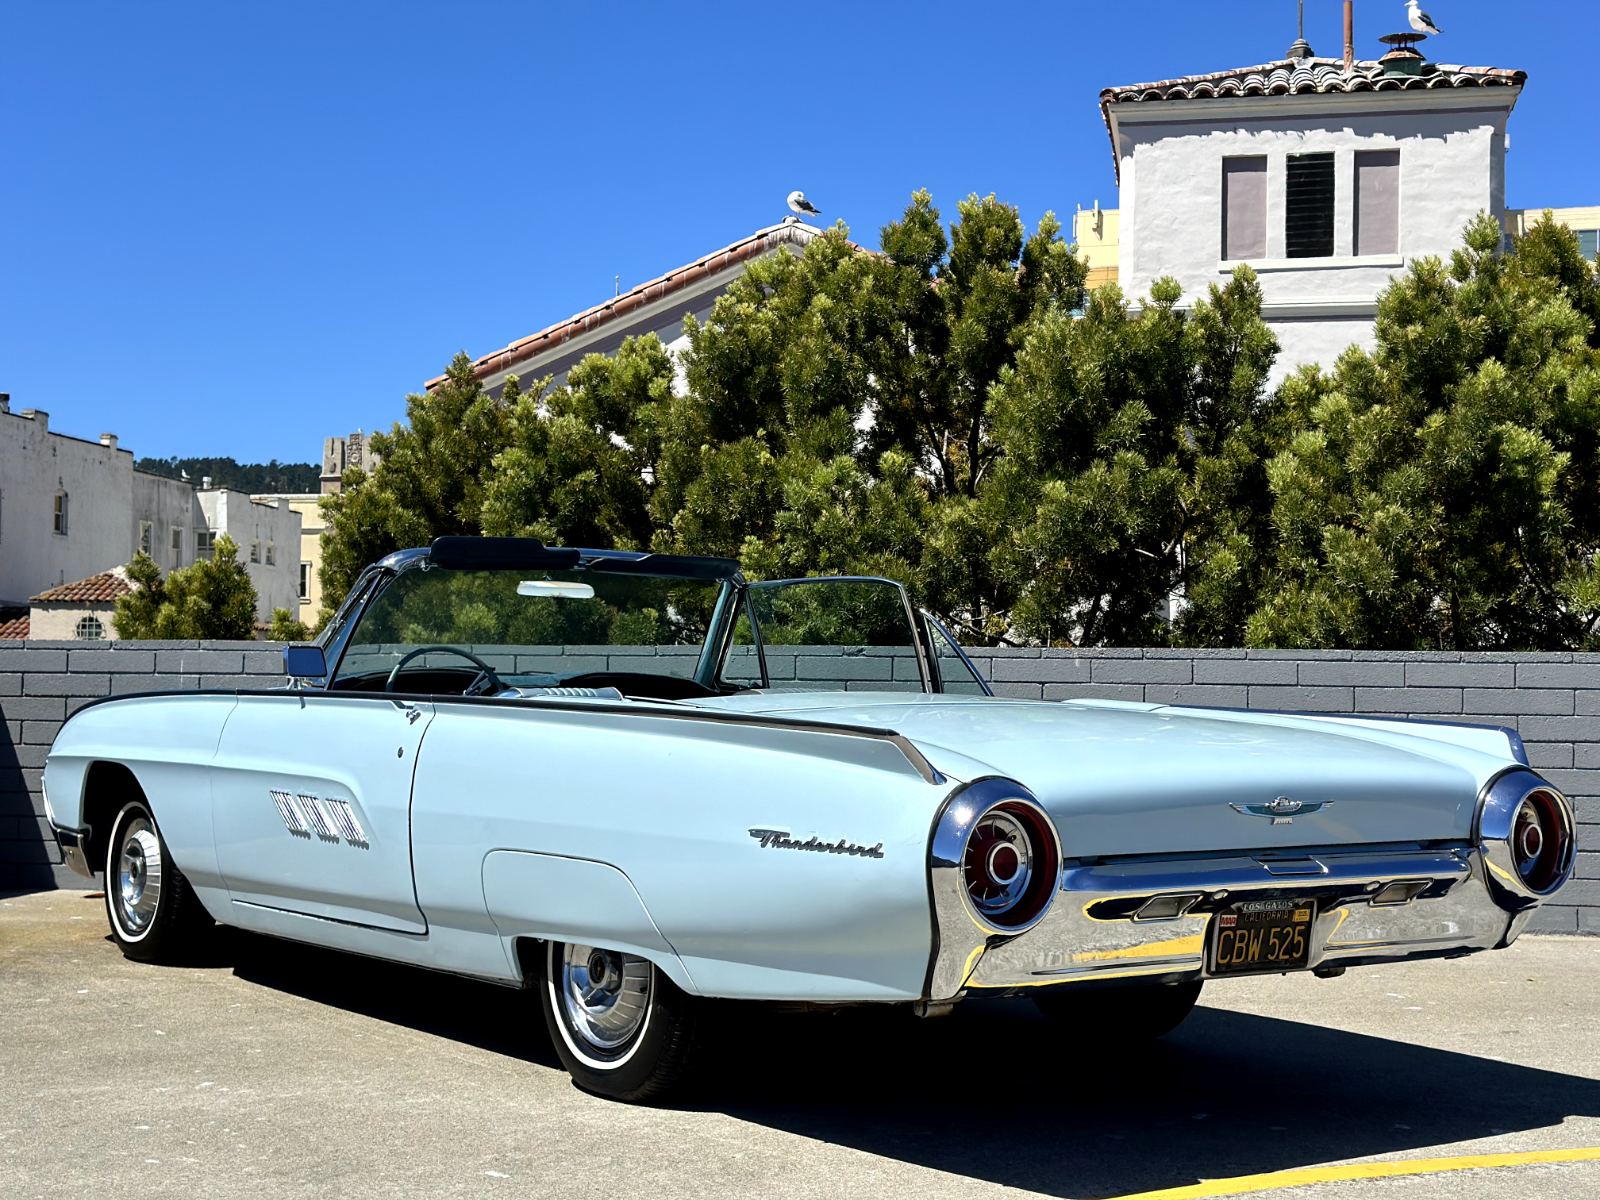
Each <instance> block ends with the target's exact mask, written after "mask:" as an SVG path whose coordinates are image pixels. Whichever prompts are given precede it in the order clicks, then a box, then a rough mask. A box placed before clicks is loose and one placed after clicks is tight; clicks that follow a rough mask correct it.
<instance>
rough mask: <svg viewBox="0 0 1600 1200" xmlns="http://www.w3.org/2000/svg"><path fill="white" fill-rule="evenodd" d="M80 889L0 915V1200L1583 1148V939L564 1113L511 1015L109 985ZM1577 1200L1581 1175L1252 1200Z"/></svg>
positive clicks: (214, 963)
mask: <svg viewBox="0 0 1600 1200" xmlns="http://www.w3.org/2000/svg"><path fill="white" fill-rule="evenodd" d="M101 905H102V902H101V901H100V900H98V899H89V898H86V897H85V894H84V893H83V892H81V891H60V892H46V893H37V894H32V895H20V896H10V897H4V898H0V1012H3V1013H4V1017H3V1020H4V1030H5V1034H4V1040H3V1042H0V1196H4V1197H8V1198H10V1197H31V1196H39V1197H66V1196H73V1197H79V1196H83V1195H96V1194H97V1195H111V1196H118V1197H140V1196H157V1195H159V1196H166V1197H170V1196H189V1195H194V1196H198V1195H202V1194H204V1195H205V1196H207V1197H219V1198H223V1197H235V1196H239V1197H309V1196H327V1195H342V1196H397V1197H411V1196H416V1197H441V1196H474V1197H476V1196H507V1197H511V1196H518V1197H521V1196H535V1197H542V1196H560V1197H590V1196H593V1197H601V1196H604V1197H607V1198H615V1197H617V1196H630V1197H631V1196H652V1197H655V1196H661V1197H699V1196H717V1197H746V1196H762V1197H765V1196H771V1197H829V1198H833V1197H839V1196H851V1195H860V1196H872V1197H899V1196H905V1197H917V1198H918V1200H926V1198H933V1197H946V1196H948V1197H957V1196H959V1197H963V1198H972V1200H977V1198H987V1197H1000V1196H1018V1195H1033V1194H1039V1195H1047V1196H1058V1197H1103V1196H1117V1195H1126V1194H1129V1193H1138V1192H1143V1191H1148V1190H1153V1189H1162V1188H1172V1187H1178V1186H1182V1185H1187V1184H1194V1183H1195V1182H1196V1181H1198V1180H1205V1179H1216V1178H1221V1177H1233V1176H1242V1175H1248V1174H1255V1173H1260V1172H1269V1171H1282V1170H1290V1169H1294V1168H1300V1167H1306V1166H1310V1165H1313V1164H1323V1163H1333V1162H1347V1161H1359V1160H1373V1161H1387V1160H1394V1159H1424V1158H1442V1157H1446V1156H1451V1155H1465V1154H1490V1153H1500V1152H1510V1151H1529V1150H1551V1149H1564V1148H1575V1147H1589V1146H1600V1021H1596V1019H1595V1013H1596V1007H1597V1003H1600V941H1591V940H1588V939H1580V938H1524V939H1522V941H1520V942H1519V943H1518V944H1517V945H1516V946H1515V947H1513V948H1512V949H1511V950H1509V951H1503V952H1500V953H1492V954H1485V955H1479V956H1476V957H1474V958H1470V959H1463V960H1458V961H1453V962H1435V963H1419V964H1415V965H1412V966H1403V967H1388V968H1379V969H1363V970H1352V971H1351V972H1350V973H1349V974H1347V975H1346V976H1344V977H1343V978H1342V979H1336V980H1317V979H1314V978H1311V977H1309V976H1295V977H1288V978H1280V977H1271V978H1259V979H1251V980H1234V981H1228V982H1226V983H1222V984H1212V985H1208V987H1207V990H1206V992H1205V994H1204V996H1203V997H1202V1000H1201V1004H1202V1007H1201V1008H1199V1009H1197V1010H1196V1011H1195V1013H1194V1014H1193V1015H1192V1016H1191V1017H1190V1019H1189V1020H1188V1021H1187V1022H1185V1024H1184V1025H1183V1026H1182V1027H1181V1028H1180V1029H1179V1030H1178V1031H1177V1032H1176V1033H1175V1034H1173V1035H1172V1036H1170V1037H1168V1038H1167V1039H1165V1040H1163V1041H1161V1042H1159V1043H1156V1044H1154V1045H1153V1046H1149V1047H1144V1048H1139V1049H1136V1050H1130V1051H1124V1052H1115V1051H1114V1050H1113V1051H1108V1049H1107V1048H1106V1047H1105V1046H1104V1045H1102V1044H1101V1043H1100V1041H1099V1040H1098V1039H1097V1038H1096V1036H1095V1033H1094V1031H1092V1030H1086V1031H1084V1032H1083V1034H1082V1035H1081V1036H1079V1037H1074V1038H1069V1039H1065V1040H1061V1039H1057V1038H1054V1037H1053V1036H1052V1035H1051V1032H1050V1031H1049V1030H1048V1028H1047V1027H1046V1026H1044V1024H1043V1023H1042V1022H1041V1021H1040V1020H1039V1019H1038V1018H1037V1016H1036V1015H1035V1012H1034V1010H1033V1008H1032V1006H1031V1005H1030V1004H1027V1003H1026V1002H1022V1003H1015V1002H989V1003H986V1004H984V1005H977V1004H968V1005H963V1006H961V1007H960V1008H958V1009H957V1011H956V1013H955V1014H954V1015H952V1016H950V1017H947V1018H942V1019H937V1020H928V1021H919V1020H916V1019H915V1018H912V1017H910V1016H908V1015H904V1014H900V1013H887V1012H878V1011H871V1010H852V1011H848V1012H845V1013H841V1014H837V1015H833V1016H816V1015H811V1016H760V1017H757V1018H752V1019H749V1020H746V1021H743V1022H742V1023H741V1024H740V1026H739V1028H738V1031H737V1035H736V1036H732V1035H730V1037H729V1038H728V1039H726V1041H725V1042H724V1047H723V1054H722V1060H721V1062H720V1063H719V1065H718V1067H717V1069H716V1070H715V1071H714V1072H713V1073H712V1074H711V1076H710V1077H709V1078H708V1079H707V1080H706V1081H705V1082H704V1083H703V1084H702V1085H701V1087H700V1088H699V1089H698V1091H697V1092H696V1093H695V1094H692V1095H690V1096H688V1097H685V1098H684V1099H683V1100H682V1101H681V1102H679V1103H677V1104H675V1105H673V1106H670V1107H665V1108H634V1107H629V1106H625V1105H619V1104H613V1103H610V1102H607V1101H603V1100H597V1099H594V1098H593V1097H590V1096H587V1095H585V1094H584V1093H582V1092H580V1091H578V1090H577V1089H575V1088H574V1087H573V1086H572V1085H571V1083H570V1081H569V1080H568V1078H567V1076H566V1075H565V1074H564V1073H563V1072H561V1071H560V1069H559V1068H558V1066H557V1065H556V1060H555V1056H554V1054H553V1053H552V1051H551V1049H550V1046H549V1042H548V1040H547V1039H546V1037H545V1034H544V1030H543V1025H542V1023H541V1021H540V1019H539V1014H538V1010H537V1007H536V1006H535V1005H534V1004H533V1003H532V1002H531V999H530V997H529V996H528V995H526V994H523V993H518V992H515V991H510V990H507V989H503V988H498V987H494V986H491V985H487V984H480V983H475V982H472V981H467V980H459V979H453V978H449V977H444V976H436V975H432V974H429V973H427V972H423V971H416V970H411V969H407V968H401V967H395V966H391V965H388V964H384V963H378V962H372V961H368V960H364V959H359V958H354V957H351V956H347V955H339V954H334V953H331V952H325V951H320V950H315V949H311V948H307V947H300V946H294V945H291V944H288V943H281V942H275V941H273V940H271V939H267V938H261V937H256V936H253V935H247V934H242V933H237V932H233V931H230V932H228V933H227V935H226V936H224V937H223V938H222V939H220V941H219V945H218V947H217V950H216V952H215V954H214V956H213V958H212V959H211V960H209V961H208V962H206V963H204V964H202V965H198V966H193V967H182V968H162V967H150V966H143V965H140V964H136V963H131V962H128V961H127V960H125V959H124V958H123V957H122V956H121V954H120V953H119V952H118V951H117V950H116V948H115V946H114V945H112V944H111V943H110V942H109V941H108V940H107V938H106V926H105V916H104V911H103V909H102V906H101ZM1273 1194H1276V1195H1282V1196H1285V1197H1293V1198H1295V1200H1311V1198H1316V1200H1346V1198H1352V1197H1364V1196H1369V1195H1371V1196H1380V1195H1381V1196H1384V1197H1392V1198H1394V1200H1408V1198H1410V1197H1417V1198H1419V1200H1420V1198H1421V1197H1436V1196H1461V1197H1469V1196H1470V1197H1507V1198H1510V1197H1518V1198H1519V1200H1520V1198H1522V1197H1526V1196H1528V1195H1539V1196H1541V1197H1551V1198H1565V1197H1573V1198H1577V1197H1591V1196H1594V1195H1597V1194H1600V1164H1596V1163H1584V1164H1566V1165H1559V1166H1533V1167H1516V1168H1499V1169H1495V1170H1489V1171H1470V1172H1457V1173H1451V1174H1435V1175H1427V1176H1423V1177H1412V1178H1400V1179H1388V1180H1382V1181H1365V1182H1345V1183H1320V1184H1314V1185H1311V1186H1306V1187H1298V1188H1294V1189H1292V1190H1289V1191H1283V1192H1277V1193H1273Z"/></svg>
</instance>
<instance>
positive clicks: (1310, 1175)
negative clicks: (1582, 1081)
mask: <svg viewBox="0 0 1600 1200" xmlns="http://www.w3.org/2000/svg"><path fill="white" fill-rule="evenodd" d="M1568 1162H1600V1146H1589V1147H1586V1148H1584V1149H1580V1150H1531V1151H1528V1152H1527V1153H1525V1154H1467V1155H1462V1156H1461V1157H1458V1158H1406V1159H1400V1160H1397V1161H1394V1162H1375V1163H1349V1164H1347V1165H1346V1166H1342V1167H1304V1168H1301V1169H1300V1170H1296V1171H1270V1172H1268V1173H1267V1174H1265V1175H1239V1176H1236V1177H1235V1178H1233V1179H1208V1180H1206V1182H1204V1183H1195V1184H1190V1185H1188V1186H1187V1187H1175V1188H1165V1189H1163V1190H1162V1191H1159V1192H1137V1193H1133V1194H1130V1195H1123V1196H1120V1197H1118V1200H1202V1198H1203V1197H1207V1196H1238V1195H1242V1194H1244V1193H1246V1192H1271V1191H1276V1190H1277V1189H1279V1188H1292V1187H1304V1186H1305V1185H1306V1184H1308V1183H1339V1182H1342V1181H1344V1180H1347V1179H1388V1178H1391V1177H1393V1176H1396V1175H1433V1174H1436V1173H1438V1172H1441V1171H1478V1170H1483V1169H1484V1168H1486V1167H1528V1166H1537V1165H1540V1164H1543V1163H1568Z"/></svg>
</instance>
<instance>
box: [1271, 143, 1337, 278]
mask: <svg viewBox="0 0 1600 1200" xmlns="http://www.w3.org/2000/svg"><path fill="white" fill-rule="evenodd" d="M1288 167H1289V175H1288V186H1287V190H1286V192H1285V195H1284V201H1285V204H1284V210H1285V212H1284V229H1283V232H1284V242H1285V249H1286V251H1287V253H1288V256H1289V257H1290V258H1332V257H1333V155H1331V154H1291V155H1290V156H1289V162H1288Z"/></svg>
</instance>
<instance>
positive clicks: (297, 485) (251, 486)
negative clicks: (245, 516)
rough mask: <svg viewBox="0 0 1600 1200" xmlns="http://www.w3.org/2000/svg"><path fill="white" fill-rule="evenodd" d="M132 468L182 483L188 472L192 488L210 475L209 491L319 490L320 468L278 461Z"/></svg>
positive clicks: (166, 461)
mask: <svg viewBox="0 0 1600 1200" xmlns="http://www.w3.org/2000/svg"><path fill="white" fill-rule="evenodd" d="M133 466H134V470H136V471H145V472H147V473H148V474H151V475H165V476H166V477H167V478H169V479H182V478H183V472H185V471H187V472H188V473H189V481H190V482H191V483H193V484H194V485H195V487H199V486H200V481H201V480H202V479H204V478H205V477H206V476H207V475H209V476H211V486H212V487H225V488H234V489H235V490H237V491H241V492H315V491H318V490H320V488H321V486H322V468H321V467H314V466H312V465H311V464H310V463H281V462H279V461H278V460H277V459H273V460H272V461H271V462H268V463H237V462H234V461H233V459H231V458H141V459H140V460H139V461H138V462H136V463H134V464H133Z"/></svg>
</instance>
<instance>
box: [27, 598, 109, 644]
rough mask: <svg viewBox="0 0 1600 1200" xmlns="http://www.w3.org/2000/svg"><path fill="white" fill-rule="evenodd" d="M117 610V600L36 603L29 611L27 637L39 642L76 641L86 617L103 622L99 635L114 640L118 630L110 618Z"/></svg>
mask: <svg viewBox="0 0 1600 1200" xmlns="http://www.w3.org/2000/svg"><path fill="white" fill-rule="evenodd" d="M116 611H117V606H116V604H115V602H113V603H110V604H101V603H98V602H94V603H87V602H79V603H66V604H38V603H35V604H34V605H33V607H32V609H31V610H30V612H29V620H28V637H29V639H30V640H32V641H36V642H39V641H45V642H70V641H74V640H76V639H77V638H78V622H80V621H82V620H83V619H84V618H85V617H94V618H95V619H96V620H98V621H99V622H100V628H101V631H102V632H101V635H100V636H101V637H102V638H104V639H105V640H106V641H115V640H116V637H117V630H116V626H114V625H112V623H111V618H112V616H113V614H115V613H116Z"/></svg>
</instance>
